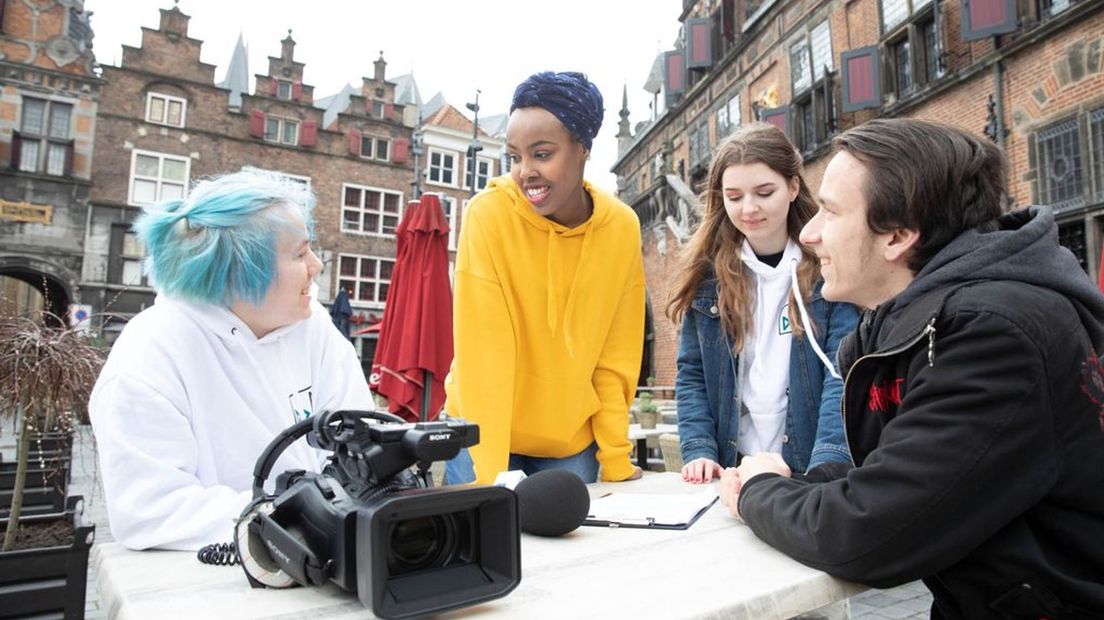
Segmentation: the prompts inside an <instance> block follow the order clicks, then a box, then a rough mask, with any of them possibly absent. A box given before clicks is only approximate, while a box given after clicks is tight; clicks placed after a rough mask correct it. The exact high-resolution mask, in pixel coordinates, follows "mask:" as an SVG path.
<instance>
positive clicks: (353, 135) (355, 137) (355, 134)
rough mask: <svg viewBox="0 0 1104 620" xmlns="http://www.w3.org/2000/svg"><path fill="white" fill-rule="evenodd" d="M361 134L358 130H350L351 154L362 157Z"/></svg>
mask: <svg viewBox="0 0 1104 620" xmlns="http://www.w3.org/2000/svg"><path fill="white" fill-rule="evenodd" d="M360 137H361V133H360V132H359V131H357V130H356V129H350V130H349V154H350V155H356V156H360Z"/></svg>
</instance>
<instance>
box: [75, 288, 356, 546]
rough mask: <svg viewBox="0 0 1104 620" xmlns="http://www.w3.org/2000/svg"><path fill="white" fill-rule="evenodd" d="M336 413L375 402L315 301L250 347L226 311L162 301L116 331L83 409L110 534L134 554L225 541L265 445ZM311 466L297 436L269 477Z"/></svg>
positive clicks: (249, 336) (314, 458)
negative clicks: (300, 316)
mask: <svg viewBox="0 0 1104 620" xmlns="http://www.w3.org/2000/svg"><path fill="white" fill-rule="evenodd" d="M343 408H345V409H371V408H373V407H372V397H371V393H370V392H369V390H368V384H367V382H366V381H365V380H364V375H363V372H362V371H361V367H360V362H359V360H358V359H357V357H356V353H355V351H354V350H353V347H352V345H351V344H350V343H349V342H348V341H347V340H346V339H345V338H344V337H342V336H341V334H340V333H339V332H338V331H337V329H336V328H334V326H333V324H332V323H331V321H330V318H329V316H328V315H327V313H326V311H325V309H323V308H322V306H321V305H320V304H318V303H317V302H312V311H311V316H310V318H308V319H306V320H303V321H300V322H298V323H295V324H293V325H289V326H287V327H283V328H280V329H278V330H275V331H273V332H271V333H269V334H267V335H266V336H265V337H263V338H260V339H258V338H256V337H255V336H254V335H253V332H252V331H251V330H250V329H249V328H248V327H247V326H246V325H245V323H243V322H242V321H241V319H239V318H238V317H237V316H236V315H234V314H233V313H232V312H230V311H229V310H227V309H225V308H221V307H217V306H212V305H205V304H195V303H188V302H182V301H179V300H175V299H171V298H168V297H166V296H164V295H160V296H158V297H157V301H156V303H155V304H154V305H153V307H151V308H148V309H146V310H145V311H143V312H141V313H139V314H138V315H137V316H135V317H134V318H133V319H132V320H131V321H130V322H129V323H128V324H127V326H126V328H124V329H123V333H122V334H121V335H120V336H119V339H118V340H117V341H116V342H115V345H114V346H113V347H112V350H111V355H110V356H109V357H108V360H107V364H106V365H105V366H104V369H103V372H102V373H101V374H100V377H99V380H98V381H97V382H96V386H95V388H94V389H93V392H92V398H91V400H90V401H89V414H90V416H91V419H92V425H93V429H94V431H95V436H96V450H97V453H98V455H99V461H100V472H101V474H102V476H103V482H104V492H105V496H106V499H107V512H108V518H109V519H110V522H111V533H112V534H113V535H114V537H115V539H116V540H117V541H119V542H121V543H122V544H124V545H126V546H127V547H130V548H132V549H148V548H153V547H158V548H164V549H189V550H190V549H198V548H199V547H202V546H204V545H207V544H210V543H220V542H229V541H230V540H231V539H232V535H233V529H234V521H235V520H236V519H237V518H238V517H239V515H240V513H241V511H242V509H243V508H245V506H246V504H247V503H248V502H249V500H250V499H251V497H252V494H251V488H252V475H253V468H254V466H255V464H256V461H257V457H258V456H260V454H261V452H262V451H263V450H264V448H265V447H266V446H267V445H268V443H269V442H270V441H272V439H273V438H274V437H275V436H276V435H277V434H278V433H279V432H280V431H283V430H284V429H286V428H287V427H289V426H291V425H292V424H294V423H295V422H297V421H298V420H300V419H302V418H303V417H304V416H309V415H311V414H313V413H315V412H322V411H332V410H336V409H343ZM319 464H320V453H319V452H317V451H316V450H314V449H313V448H311V447H310V446H309V445H307V443H306V441H304V440H302V439H300V440H299V441H297V442H296V443H295V444H293V445H292V446H290V447H289V448H288V449H287V450H285V451H284V453H283V455H281V457H280V459H279V460H277V462H276V464H275V467H274V468H273V470H272V476H271V478H273V479H274V478H275V476H276V475H277V474H279V473H281V472H283V471H286V470H289V469H305V470H308V471H317V470H318V466H319ZM271 486H272V485H271V482H270V483H269V485H268V487H269V488H271Z"/></svg>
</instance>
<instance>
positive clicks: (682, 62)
mask: <svg viewBox="0 0 1104 620" xmlns="http://www.w3.org/2000/svg"><path fill="white" fill-rule="evenodd" d="M663 87H664V88H665V89H666V90H667V94H668V95H678V94H680V93H684V92H686V52H685V51H683V50H674V51H672V52H664V53H663Z"/></svg>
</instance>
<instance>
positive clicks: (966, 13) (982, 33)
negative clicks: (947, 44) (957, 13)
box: [962, 0, 1019, 41]
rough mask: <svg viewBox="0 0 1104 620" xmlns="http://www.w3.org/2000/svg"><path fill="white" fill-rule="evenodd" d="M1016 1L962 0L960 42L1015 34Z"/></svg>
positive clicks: (1017, 25)
mask: <svg viewBox="0 0 1104 620" xmlns="http://www.w3.org/2000/svg"><path fill="white" fill-rule="evenodd" d="M1015 2H1016V0H962V40H963V41H977V40H979V39H984V38H986V37H993V36H996V35H998V34H1007V33H1009V32H1015V31H1016V30H1017V29H1018V28H1019V24H1018V21H1017V20H1016V4H1015Z"/></svg>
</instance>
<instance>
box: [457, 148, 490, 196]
mask: <svg viewBox="0 0 1104 620" xmlns="http://www.w3.org/2000/svg"><path fill="white" fill-rule="evenodd" d="M470 161H471V158H470V157H468V156H467V155H465V156H464V168H465V170H464V189H471V184H470V183H468V172H469V170H467V169H466V168H468V162H470ZM475 161H476V166H475V170H476V172H478V171H479V164H484V163H485V164H487V178H486V179H483V184H482V185H480V184H479V180H480V179H481V178H482V175H478V174H477V175H476V186H477V187H476V189H477V190H482V189H484V188H485V187H487V184H488V183H490V182H491V179H492V178H494V159H492V158H490V157H478V156H477V157H476V158H475Z"/></svg>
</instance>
